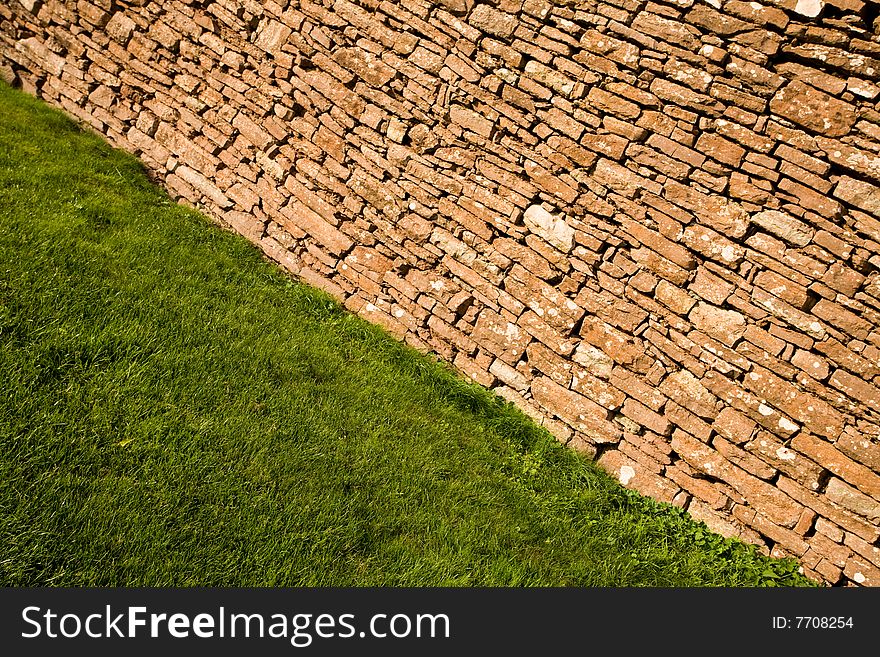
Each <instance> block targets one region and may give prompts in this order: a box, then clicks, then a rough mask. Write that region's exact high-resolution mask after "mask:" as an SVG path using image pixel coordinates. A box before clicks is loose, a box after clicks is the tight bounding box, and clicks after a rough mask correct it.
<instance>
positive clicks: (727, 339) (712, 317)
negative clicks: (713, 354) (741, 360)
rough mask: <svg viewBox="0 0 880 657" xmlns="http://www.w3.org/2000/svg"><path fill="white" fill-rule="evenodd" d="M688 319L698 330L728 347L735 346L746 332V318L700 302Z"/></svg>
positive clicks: (734, 312) (732, 311)
mask: <svg viewBox="0 0 880 657" xmlns="http://www.w3.org/2000/svg"><path fill="white" fill-rule="evenodd" d="M688 318H689V319H690V320H691V321H692V322H693V323H694V326H696V327H697V328H698V329H700V330H701V331H703V333H705V334H706V335H710V336H712V337H713V338H715V339H717V340H718V341H720V342H723V343H724V344H726V345H727V346H728V347H732V346H734V345H735V344H736V343H737V342H738V341H739V340H740V338H742V337H743V334H744V333H745V330H746V318H745V317H744V316H743V315H742V313H738V312H736V311H735V310H724V309H722V308H717V307H715V306H713V305H712V304H709V303H705V302H703V301H700V302H699V303H698V304H697V305H696V307H695V308H694V309H693V310H692V311H691V313H690V315H688Z"/></svg>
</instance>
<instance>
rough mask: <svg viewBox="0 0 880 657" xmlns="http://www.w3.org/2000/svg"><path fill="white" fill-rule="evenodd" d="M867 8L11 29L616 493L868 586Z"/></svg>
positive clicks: (314, 9)
mask: <svg viewBox="0 0 880 657" xmlns="http://www.w3.org/2000/svg"><path fill="white" fill-rule="evenodd" d="M878 9H880V8H878V5H877V4H874V3H873V2H870V3H866V2H863V1H862V0H824V1H823V0H762V1H761V3H758V2H743V1H740V0H710V1H709V2H704V1H702V0H658V1H657V2H645V1H643V0H494V1H492V2H479V3H478V2H475V1H474V0H401V1H400V2H389V1H385V0H317V1H311V0H294V1H293V2H285V1H284V0H278V2H273V1H264V2H257V1H255V0H219V1H217V2H208V1H203V0H162V1H158V2H146V1H145V0H140V1H138V0H134V1H130V2H118V1H115V0H91V1H86V0H80V1H75V0H47V1H45V2H44V1H42V0H7V1H6V2H4V3H2V4H0V71H2V75H3V77H5V78H6V79H8V80H10V81H12V80H15V81H16V82H18V83H20V84H21V85H22V86H23V87H24V88H26V89H27V90H29V91H31V92H32V93H36V94H38V95H40V96H41V97H43V98H45V99H47V100H48V101H50V102H52V103H54V104H56V105H58V106H60V107H62V108H64V109H65V110H66V111H67V112H69V113H70V114H72V115H73V116H75V117H77V118H78V119H80V120H81V121H83V122H85V123H87V124H89V125H90V126H92V127H93V128H94V129H95V130H97V131H99V132H101V133H103V134H105V135H106V136H107V137H108V138H109V139H110V141H111V142H112V143H114V144H115V145H117V146H120V147H122V148H124V149H127V150H129V151H131V152H133V153H136V154H138V155H139V156H140V157H141V158H142V159H143V161H144V162H145V163H146V164H147V165H148V167H149V168H150V169H152V171H154V172H155V173H156V174H157V176H158V177H159V178H160V179H161V180H162V181H163V182H164V184H165V185H166V186H167V188H168V189H169V190H170V191H171V193H172V194H174V195H176V196H177V197H179V198H180V199H183V200H185V201H187V202H190V203H192V204H195V205H198V206H199V207H201V208H203V209H205V211H206V212H208V213H209V214H211V215H212V216H213V217H215V218H216V219H218V220H219V221H221V222H222V223H224V224H226V225H228V226H231V227H232V228H234V229H235V230H237V231H238V232H240V233H242V234H243V235H245V236H246V237H248V238H249V239H250V240H252V241H253V242H255V243H256V244H258V245H259V246H260V247H261V248H262V249H263V250H264V251H265V253H267V254H268V255H269V256H270V257H272V258H273V259H274V260H276V261H278V262H279V263H280V264H281V265H283V266H284V267H286V268H287V269H288V270H290V271H291V272H293V273H294V274H296V275H297V276H299V277H301V278H302V279H304V280H305V281H307V282H309V283H312V284H314V285H317V286H319V287H321V288H323V289H325V290H327V291H329V292H330V293H331V294H333V295H334V296H336V297H337V298H339V299H340V300H342V301H343V302H344V303H345V305H346V306H347V307H348V308H350V309H351V310H352V311H354V312H357V313H358V314H360V315H362V316H363V317H365V318H367V319H369V320H372V321H375V322H378V323H380V324H381V325H383V326H384V327H386V328H387V329H388V330H389V331H391V332H392V333H394V334H395V335H397V336H399V337H400V338H402V339H404V340H406V341H407V342H408V343H410V344H412V345H414V346H416V347H418V348H420V349H422V350H426V351H427V350H431V351H434V352H436V353H438V354H439V355H440V356H442V357H443V358H445V359H446V360H448V361H450V362H452V363H454V364H455V366H457V367H458V368H459V369H460V370H461V371H462V372H464V373H466V374H467V375H469V376H470V377H472V378H473V379H474V380H476V381H478V382H479V383H481V384H483V385H486V386H489V387H491V388H493V389H495V390H497V391H498V392H499V393H500V394H501V395H503V396H504V397H506V398H507V399H510V400H512V401H513V402H515V403H516V404H517V405H518V406H520V407H521V408H522V409H524V410H525V411H526V412H527V413H529V414H530V415H531V416H533V417H534V418H535V419H536V420H537V421H538V422H540V423H542V424H543V425H544V426H546V427H547V429H548V430H549V431H550V432H552V433H553V434H554V435H555V436H556V437H557V438H558V439H559V440H560V441H562V442H564V443H566V444H568V445H570V446H572V447H573V448H575V449H578V450H581V451H583V452H586V453H587V454H589V455H591V456H594V457H596V458H598V460H599V463H600V464H601V465H602V466H604V467H605V468H606V469H607V470H609V471H610V472H612V473H614V474H615V475H616V476H617V477H619V479H620V481H621V482H622V483H623V484H624V485H626V486H629V487H633V488H635V489H637V490H639V491H641V492H643V493H645V494H648V495H651V496H653V497H655V498H658V499H660V500H664V501H666V502H671V503H673V504H677V505H680V506H682V507H685V508H687V510H688V511H689V512H690V513H691V514H692V515H693V516H695V517H696V518H699V519H702V520H704V521H706V523H707V524H708V525H709V526H710V527H711V528H713V529H714V530H716V531H718V532H720V533H722V534H725V535H729V536H731V535H732V536H739V537H741V538H743V539H744V540H746V541H750V542H754V543H757V544H759V545H762V546H764V547H765V549H766V550H767V551H768V552H771V553H773V554H777V555H793V556H794V557H796V558H798V559H799V560H800V561H801V563H802V564H803V566H804V569H805V571H806V572H807V573H808V574H809V575H810V576H812V577H814V578H816V579H817V580H821V581H824V582H826V583H831V584H863V585H880V549H878V538H880V503H878V500H880V476H878V472H880V441H878V434H880V271H878V268H880V187H878V182H880V112H878V109H880V106H878V104H877V102H878V96H880V86H878V81H880V38H878V24H877V22H876V20H875V19H876V18H877V16H878V13H880V12H878Z"/></svg>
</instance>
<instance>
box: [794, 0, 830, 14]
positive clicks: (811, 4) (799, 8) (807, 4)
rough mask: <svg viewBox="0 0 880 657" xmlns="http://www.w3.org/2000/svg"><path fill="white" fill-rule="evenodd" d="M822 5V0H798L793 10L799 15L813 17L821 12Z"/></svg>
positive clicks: (823, 3)
mask: <svg viewBox="0 0 880 657" xmlns="http://www.w3.org/2000/svg"><path fill="white" fill-rule="evenodd" d="M824 6H825V2H824V0H798V1H797V4H796V5H795V7H794V10H795V12H796V13H798V14H800V15H801V16H808V17H809V18H815V17H816V16H818V15H819V14H820V13H822V7H824Z"/></svg>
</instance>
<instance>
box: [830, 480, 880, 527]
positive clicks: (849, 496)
mask: <svg viewBox="0 0 880 657" xmlns="http://www.w3.org/2000/svg"><path fill="white" fill-rule="evenodd" d="M825 494H826V495H827V496H828V499H829V500H831V501H832V502H834V503H835V504H839V505H840V506H842V507H843V508H845V509H849V510H850V511H852V512H853V513H857V514H858V515H860V516H862V517H863V518H867V519H868V520H871V521H872V522H877V521H878V520H880V502H878V501H877V500H875V499H873V498H870V497H868V496H867V495H865V494H863V493H860V492H859V491H857V490H856V489H855V488H853V487H852V486H848V485H847V484H846V482H844V481H841V480H840V479H838V478H837V477H831V479H829V480H828V485H827V486H826V488H825Z"/></svg>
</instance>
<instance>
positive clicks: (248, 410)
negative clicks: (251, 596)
mask: <svg viewBox="0 0 880 657" xmlns="http://www.w3.org/2000/svg"><path fill="white" fill-rule="evenodd" d="M0 380H2V381H3V382H4V390H3V392H4V394H3V395H2V397H0V540H2V544H3V546H4V549H3V554H2V557H0V583H2V584H3V585H7V586H33V585H38V586H42V585H49V586H85V585H99V586H122V585H125V586H151V585H152V586H155V585H159V586H170V585H180V586H201V585H217V586H223V585H225V586H248V585H258V586H282V585H284V586H293V585H337V586H344V585H354V586H361V585H395V586H397V585H401V586H403V585H409V586H427V585H462V586H470V585H501V586H547V585H568V586H768V585H774V584H779V585H784V586H809V585H812V583H811V582H810V581H809V580H807V579H806V578H804V577H802V576H800V575H798V574H797V572H796V570H795V569H796V565H795V564H794V563H793V562H791V561H780V560H775V559H769V558H767V557H764V556H762V555H760V554H758V553H757V552H756V550H755V549H754V548H753V547H751V546H746V545H745V544H743V543H740V542H738V541H732V540H725V539H722V538H721V537H719V536H717V535H713V534H711V533H710V532H708V530H707V529H706V528H705V526H702V525H700V524H697V523H695V522H694V521H693V520H692V519H690V518H689V517H688V516H687V515H686V514H684V513H683V512H682V511H681V510H679V509H677V508H674V507H670V506H668V505H663V504H659V503H656V502H653V501H651V500H648V499H646V498H642V497H640V496H638V495H637V494H635V493H633V492H631V491H627V490H625V489H623V488H621V487H620V485H619V484H618V483H617V482H616V481H614V480H613V479H611V478H609V477H608V476H607V475H605V474H604V473H602V472H601V471H599V470H598V469H597V468H595V467H594V465H593V464H592V463H590V462H588V461H587V460H585V459H583V458H581V457H579V456H577V455H576V454H574V453H573V452H571V451H570V450H567V449H565V448H563V447H561V446H560V445H558V443H556V442H555V441H554V440H553V439H552V438H551V437H550V436H549V435H548V434H547V433H546V432H545V431H543V430H542V429H540V428H538V427H537V426H536V425H534V424H533V423H532V422H531V421H530V420H528V419H527V418H526V417H525V416H523V415H522V414H521V413H520V412H519V411H517V410H515V409H514V408H513V407H512V406H510V405H509V404H508V403H506V402H504V401H503V400H501V399H500V398H498V397H496V396H495V395H493V394H491V393H490V392H488V391H486V390H484V389H482V388H480V387H478V386H475V385H473V384H471V383H468V382H465V381H463V380H462V379H461V378H460V377H459V376H458V375H456V374H455V373H454V372H452V371H451V370H450V369H449V368H448V367H446V366H443V365H440V364H439V363H437V362H434V361H432V360H431V359H430V358H428V357H426V356H423V355H420V354H418V353H416V352H415V351H413V350H412V349H409V348H407V347H404V346H402V345H401V344H400V343H399V342H398V341H397V340H395V339H393V338H391V337H390V336H389V335H388V334H386V333H385V332H384V331H382V330H381V329H378V328H377V327H375V326H372V325H370V324H367V323H366V322H364V321H362V320H361V319H358V318H357V317H355V316H353V315H351V314H350V313H348V312H347V311H345V310H344V309H343V308H341V306H340V305H339V304H338V303H336V302H335V301H333V300H332V299H330V298H329V297H328V296H327V295H326V294H324V293H322V292H319V291H316V290H314V289H311V288H308V287H306V286H304V285H301V284H298V283H292V282H291V281H290V279H289V278H287V277H286V276H285V275H283V274H282V273H281V272H280V271H279V269H278V268H277V267H276V266H274V265H272V264H270V263H268V262H266V261H265V260H264V259H263V258H262V257H261V256H260V254H259V253H258V252H257V251H256V249H254V248H253V247H252V246H251V245H249V244H248V243H247V242H245V241H244V240H243V239H242V238H240V237H237V236H234V235H232V234H229V233H226V232H224V231H221V230H220V229H218V228H217V227H216V226H212V225H210V223H209V222H208V221H207V220H206V219H204V217H201V216H200V215H198V214H197V213H195V212H193V211H191V210H188V209H186V208H183V207H181V206H177V205H175V204H171V203H169V202H168V198H167V197H166V196H165V194H164V193H163V192H161V191H160V190H158V189H157V188H155V187H154V186H152V185H151V184H150V183H149V181H148V180H147V178H146V176H145V175H144V174H143V172H142V169H141V166H140V165H139V164H138V163H137V161H135V160H134V159H133V158H132V157H130V156H127V155H124V154H121V153H119V152H116V151H112V150H110V149H109V148H108V147H107V146H106V145H105V144H104V143H103V142H102V141H101V140H100V139H99V138H98V137H96V136H94V135H92V134H89V133H86V132H83V131H81V130H79V129H78V128H76V126H75V125H74V124H73V123H71V122H70V121H69V120H68V119H67V118H65V117H63V116H62V115H61V114H59V113H58V112H56V111H54V110H49V109H48V108H46V107H45V106H44V105H42V104H41V103H39V102H37V101H35V100H34V99H32V98H30V97H27V96H25V95H24V94H22V93H20V92H17V91H14V90H12V89H10V88H8V87H6V86H3V85H0Z"/></svg>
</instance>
